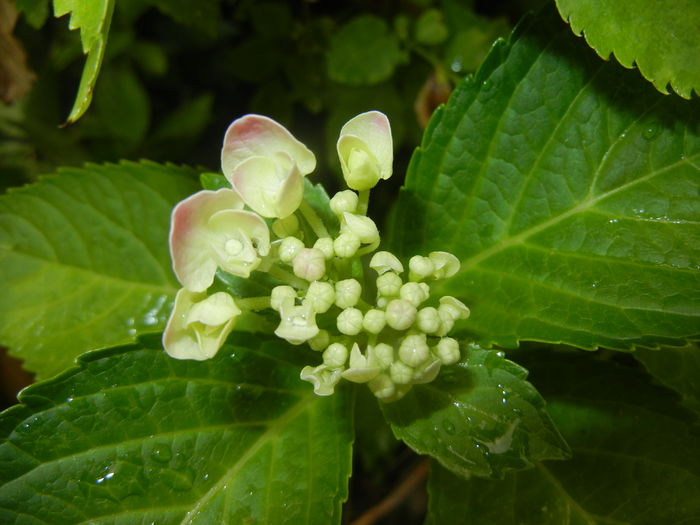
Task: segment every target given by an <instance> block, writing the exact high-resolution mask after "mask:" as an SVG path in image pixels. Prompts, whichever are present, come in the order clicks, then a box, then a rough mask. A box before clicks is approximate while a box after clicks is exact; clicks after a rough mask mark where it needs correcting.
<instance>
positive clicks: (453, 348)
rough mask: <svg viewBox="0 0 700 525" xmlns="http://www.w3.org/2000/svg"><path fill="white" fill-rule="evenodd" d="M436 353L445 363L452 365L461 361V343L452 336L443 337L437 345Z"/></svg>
mask: <svg viewBox="0 0 700 525" xmlns="http://www.w3.org/2000/svg"><path fill="white" fill-rule="evenodd" d="M435 353H436V354H437V356H438V357H439V358H440V361H442V364H444V365H452V364H454V363H456V362H457V361H459V358H460V354H459V343H458V342H457V341H456V340H455V339H452V338H451V337H443V338H442V339H440V342H438V344H437V346H436V347H435Z"/></svg>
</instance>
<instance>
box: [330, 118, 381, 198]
mask: <svg viewBox="0 0 700 525" xmlns="http://www.w3.org/2000/svg"><path fill="white" fill-rule="evenodd" d="M336 147H337V150H338V157H339V158H340V166H341V168H342V170H343V177H345V183H346V184H347V185H348V187H350V188H352V189H353V190H358V191H362V190H369V189H371V188H373V187H374V186H376V184H377V182H378V181H379V179H388V178H389V177H391V172H392V164H393V162H394V151H393V143H392V139H391V126H390V125H389V119H388V118H386V115H384V114H383V113H380V112H379V111H368V112H367V113H361V114H360V115H357V116H356V117H354V118H352V119H350V120H349V121H348V122H346V123H345V125H344V126H343V127H342V129H341V130H340V138H339V139H338V143H337V146H336Z"/></svg>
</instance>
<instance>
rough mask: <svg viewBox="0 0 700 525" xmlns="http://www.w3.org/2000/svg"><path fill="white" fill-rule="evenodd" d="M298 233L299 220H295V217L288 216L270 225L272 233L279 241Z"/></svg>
mask: <svg viewBox="0 0 700 525" xmlns="http://www.w3.org/2000/svg"><path fill="white" fill-rule="evenodd" d="M298 231H299V219H297V217H296V215H289V216H288V217H285V218H284V219H277V220H276V221H275V222H273V223H272V232H273V233H274V234H275V235H277V237H279V238H280V239H284V238H285V237H289V236H291V235H294V234H295V233H296V232H298Z"/></svg>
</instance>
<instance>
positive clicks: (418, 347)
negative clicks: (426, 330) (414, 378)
mask: <svg viewBox="0 0 700 525" xmlns="http://www.w3.org/2000/svg"><path fill="white" fill-rule="evenodd" d="M429 357H430V348H428V343H427V342H426V339H425V334H416V335H407V336H406V337H404V339H403V341H401V344H400V345H399V359H401V361H403V362H404V363H406V364H407V365H408V366H411V367H414V368H415V367H417V366H419V365H422V364H423V363H425V362H426V361H427V360H428V358H429Z"/></svg>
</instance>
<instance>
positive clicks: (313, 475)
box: [0, 334, 353, 525]
mask: <svg viewBox="0 0 700 525" xmlns="http://www.w3.org/2000/svg"><path fill="white" fill-rule="evenodd" d="M308 353H309V351H308V350H306V351H304V350H303V349H300V348H293V347H290V346H289V345H287V344H285V343H283V342H281V341H279V340H266V339H256V338H252V337H242V336H241V335H240V334H238V336H237V337H236V338H235V340H234V341H233V343H231V344H229V345H226V346H224V347H223V348H222V349H221V351H220V352H219V353H218V355H217V356H216V357H215V358H214V359H212V360H209V361H201V362H195V361H178V360H175V359H171V358H169V357H168V356H167V355H166V354H165V353H164V352H163V351H162V350H161V349H160V341H159V340H158V338H151V339H150V340H148V341H143V342H142V343H140V344H137V345H133V346H131V347H126V348H119V349H109V350H106V351H99V352H95V353H92V354H89V355H86V356H83V357H81V359H80V361H79V364H80V368H77V369H72V370H70V371H68V372H66V373H64V374H62V375H60V376H58V377H57V378H55V379H53V380H51V381H47V382H44V383H39V384H36V385H33V386H32V387H30V388H29V389H27V390H25V391H24V392H23V393H22V395H21V401H22V402H23V405H21V406H16V407H13V408H12V409H10V410H8V411H6V412H5V413H4V414H2V416H0V433H1V434H2V437H3V439H2V441H0V522H2V523H19V522H22V521H26V522H35V521H36V522H46V523H62V524H70V523H84V522H91V523H98V522H99V523H108V522H110V523H112V522H114V523H116V522H118V523H151V522H156V523H159V524H161V523H162V524H170V523H173V524H174V523H197V524H200V523H201V524H210V523H247V522H249V523H275V524H290V525H291V524H294V525H296V524H306V525H311V524H319V525H326V524H333V523H340V505H341V502H342V501H343V500H344V499H345V498H346V497H347V480H348V476H349V474H350V454H351V443H352V438H353V437H352V401H351V397H350V396H349V395H347V394H349V392H348V391H345V392H338V393H336V395H334V396H332V397H329V398H320V397H317V396H315V395H314V394H313V391H312V389H311V388H309V385H308V384H306V383H304V382H302V381H301V380H300V379H299V370H300V369H301V366H302V365H303V363H305V362H306V360H307V358H308ZM27 520H28V521H27Z"/></svg>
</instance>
